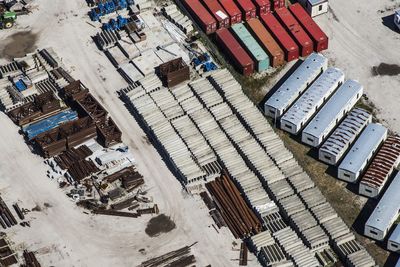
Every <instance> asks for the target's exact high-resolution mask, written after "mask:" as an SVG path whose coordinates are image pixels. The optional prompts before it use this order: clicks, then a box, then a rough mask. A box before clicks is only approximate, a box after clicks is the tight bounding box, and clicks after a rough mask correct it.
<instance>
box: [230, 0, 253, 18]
mask: <svg viewBox="0 0 400 267" xmlns="http://www.w3.org/2000/svg"><path fill="white" fill-rule="evenodd" d="M235 1H236V4H237V5H238V7H239V8H240V10H242V17H243V19H244V20H249V19H251V18H255V17H256V6H255V5H253V3H252V2H251V0H235Z"/></svg>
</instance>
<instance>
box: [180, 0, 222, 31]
mask: <svg viewBox="0 0 400 267" xmlns="http://www.w3.org/2000/svg"><path fill="white" fill-rule="evenodd" d="M183 3H184V4H185V6H186V8H187V9H188V11H189V12H190V14H192V16H193V17H194V18H195V19H196V20H197V23H198V24H199V26H200V27H201V28H202V29H203V31H204V32H205V33H206V34H210V33H213V32H215V31H216V30H217V21H216V20H215V19H214V18H213V16H212V15H211V14H210V13H209V12H208V11H207V9H206V8H205V7H204V6H203V5H202V4H201V3H200V1H199V0H184V1H183Z"/></svg>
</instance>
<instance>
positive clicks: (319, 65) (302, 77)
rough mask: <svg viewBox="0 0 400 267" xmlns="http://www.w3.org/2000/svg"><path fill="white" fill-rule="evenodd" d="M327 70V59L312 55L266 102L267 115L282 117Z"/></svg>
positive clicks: (265, 110)
mask: <svg viewBox="0 0 400 267" xmlns="http://www.w3.org/2000/svg"><path fill="white" fill-rule="evenodd" d="M327 68H328V59H327V58H326V57H324V56H322V55H321V54H317V53H313V54H311V55H310V56H309V57H308V58H307V59H306V60H304V62H303V63H302V64H301V65H300V66H299V67H298V68H297V69H296V70H295V71H294V72H293V74H291V75H290V76H289V78H288V79H287V80H286V81H285V82H284V83H283V84H282V85H281V86H280V87H279V88H278V90H277V91H276V92H275V93H274V94H273V95H272V96H271V97H270V98H269V99H268V100H267V101H266V102H265V104H264V112H265V114H266V115H267V116H269V117H271V118H279V117H280V116H282V115H283V113H284V112H285V111H286V110H287V109H288V108H289V107H290V105H291V104H292V103H293V102H294V101H295V100H296V99H297V98H298V97H299V96H300V95H301V93H303V92H304V90H306V89H307V87H308V86H309V85H310V84H311V83H312V82H313V81H314V80H315V78H317V77H318V75H320V74H321V73H322V72H323V71H324V70H326V69H327Z"/></svg>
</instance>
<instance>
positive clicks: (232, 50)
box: [215, 29, 254, 76]
mask: <svg viewBox="0 0 400 267" xmlns="http://www.w3.org/2000/svg"><path fill="white" fill-rule="evenodd" d="M215 38H216V41H217V43H218V45H219V46H220V47H221V48H222V49H223V51H225V52H226V53H227V54H228V56H229V58H230V60H231V61H232V62H233V63H234V66H235V67H236V69H237V70H238V71H239V72H241V73H242V74H243V75H245V76H250V75H251V74H252V73H253V72H254V62H253V60H252V59H251V58H250V56H249V55H248V54H247V52H246V51H245V50H244V49H243V47H242V46H241V45H240V44H239V42H238V41H237V40H236V39H235V37H234V36H233V35H232V33H231V32H230V31H229V30H227V29H220V30H218V31H217V32H216V35H215Z"/></svg>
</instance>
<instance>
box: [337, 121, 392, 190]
mask: <svg viewBox="0 0 400 267" xmlns="http://www.w3.org/2000/svg"><path fill="white" fill-rule="evenodd" d="M386 136H387V129H386V128H385V127H384V126H382V125H381V124H377V123H371V124H369V125H368V126H367V127H366V128H365V130H364V131H363V132H362V134H361V135H360V137H359V138H358V139H357V141H356V142H355V143H354V145H353V146H352V147H351V150H350V151H349V153H347V155H346V157H345V158H344V159H343V161H342V162H341V163H340V165H339V168H338V178H339V179H341V180H344V181H347V182H350V183H355V182H356V181H357V180H358V177H359V176H360V174H361V173H362V172H363V170H364V169H365V167H366V166H367V165H368V163H369V162H370V160H371V158H372V157H373V156H374V154H375V151H376V150H377V149H378V148H379V146H380V144H381V143H382V142H383V141H384V140H385V139H386Z"/></svg>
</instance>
